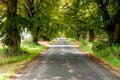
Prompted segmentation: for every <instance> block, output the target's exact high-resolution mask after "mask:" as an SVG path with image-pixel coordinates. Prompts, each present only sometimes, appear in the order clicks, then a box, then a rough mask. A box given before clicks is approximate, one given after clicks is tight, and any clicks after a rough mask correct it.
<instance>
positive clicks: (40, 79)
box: [19, 39, 120, 80]
mask: <svg viewBox="0 0 120 80" xmlns="http://www.w3.org/2000/svg"><path fill="white" fill-rule="evenodd" d="M19 80H120V78H118V77H116V76H115V75H113V74H112V73H111V72H110V71H109V70H107V69H105V68H104V67H102V65H100V64H99V63H98V62H96V61H94V60H93V59H91V58H90V57H88V56H86V55H85V54H83V53H82V52H80V51H79V50H78V49H77V48H76V47H74V45H70V44H69V43H68V42H67V41H66V40H64V39H58V40H57V41H56V42H55V43H54V44H53V45H52V46H51V47H50V48H49V49H48V51H46V53H45V54H44V55H43V56H41V57H40V58H39V59H38V62H37V63H36V64H35V65H33V67H32V68H31V69H30V70H29V71H27V73H26V74H25V75H24V77H23V78H21V79H19Z"/></svg>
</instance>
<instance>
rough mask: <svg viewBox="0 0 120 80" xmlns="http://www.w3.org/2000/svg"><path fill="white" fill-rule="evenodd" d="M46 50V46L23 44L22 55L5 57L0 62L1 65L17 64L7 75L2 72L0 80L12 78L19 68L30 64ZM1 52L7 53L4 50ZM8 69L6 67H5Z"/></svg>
mask: <svg viewBox="0 0 120 80" xmlns="http://www.w3.org/2000/svg"><path fill="white" fill-rule="evenodd" d="M43 50H45V47H44V46H39V45H35V44H34V43H30V42H25V43H22V44H21V51H22V54H20V55H17V56H3V59H2V60H0V65H1V66H2V67H4V65H9V64H14V63H15V64H16V63H17V65H18V66H14V67H12V68H11V69H10V71H8V72H7V73H6V72H5V73H3V72H0V80H5V79H6V78H7V77H9V76H11V75H12V74H13V73H14V72H15V71H16V70H17V69H18V68H20V67H22V66H23V64H25V63H27V62H29V61H30V60H31V59H33V58H34V57H36V56H37V55H39V54H40V52H41V51H43ZM1 51H5V50H4V48H3V50H1ZM5 67H6V66H5Z"/></svg>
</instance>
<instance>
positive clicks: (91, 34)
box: [89, 29, 94, 42]
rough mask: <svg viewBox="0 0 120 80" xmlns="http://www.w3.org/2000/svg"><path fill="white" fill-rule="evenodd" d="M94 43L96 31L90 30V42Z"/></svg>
mask: <svg viewBox="0 0 120 80" xmlns="http://www.w3.org/2000/svg"><path fill="white" fill-rule="evenodd" d="M93 41H94V30H93V29H90V30H89V42H93Z"/></svg>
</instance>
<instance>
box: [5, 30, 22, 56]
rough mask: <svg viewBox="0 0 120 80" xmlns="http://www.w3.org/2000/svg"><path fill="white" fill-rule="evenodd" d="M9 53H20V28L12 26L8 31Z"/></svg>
mask: <svg viewBox="0 0 120 80" xmlns="http://www.w3.org/2000/svg"><path fill="white" fill-rule="evenodd" d="M7 41H9V43H8V44H7V45H8V53H9V54H10V55H17V54H19V53H20V43H21V37H20V33H19V31H18V29H14V28H11V29H10V30H8V33H7Z"/></svg>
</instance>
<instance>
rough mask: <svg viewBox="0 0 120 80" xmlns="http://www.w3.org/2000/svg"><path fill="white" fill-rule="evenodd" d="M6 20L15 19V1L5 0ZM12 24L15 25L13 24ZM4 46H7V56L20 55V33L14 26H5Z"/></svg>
mask: <svg viewBox="0 0 120 80" xmlns="http://www.w3.org/2000/svg"><path fill="white" fill-rule="evenodd" d="M5 4H6V6H7V18H8V23H9V19H11V18H14V17H16V14H17V0H7V1H6V3H5ZM13 24H16V23H14V22H13ZM7 27H8V28H7V30H6V32H7V35H6V45H7V46H8V54H18V53H20V42H21V39H20V33H19V30H18V29H17V28H16V26H12V25H9V24H8V25H7Z"/></svg>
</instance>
